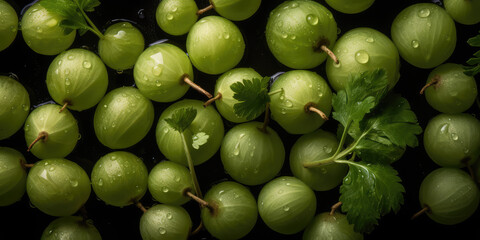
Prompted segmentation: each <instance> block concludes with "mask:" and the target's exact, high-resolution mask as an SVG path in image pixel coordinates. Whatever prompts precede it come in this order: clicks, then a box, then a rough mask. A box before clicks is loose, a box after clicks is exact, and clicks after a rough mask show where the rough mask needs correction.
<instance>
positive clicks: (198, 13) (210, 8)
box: [197, 4, 213, 15]
mask: <svg viewBox="0 0 480 240" xmlns="http://www.w3.org/2000/svg"><path fill="white" fill-rule="evenodd" d="M212 9H213V4H210V5H208V6H207V7H205V8H202V9H200V10H198V11H197V15H202V14H204V13H205V12H208V11H210V10H212Z"/></svg>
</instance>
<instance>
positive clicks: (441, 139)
mask: <svg viewBox="0 0 480 240" xmlns="http://www.w3.org/2000/svg"><path fill="white" fill-rule="evenodd" d="M423 145H424V147H425V151H426V152H427V154H428V156H429V157H430V158H431V159H432V160H433V161H434V162H435V163H436V164H438V165H440V166H442V167H457V168H459V167H465V166H467V165H472V164H474V163H475V162H476V161H477V159H478V157H479V156H480V121H479V120H478V119H476V118H475V117H473V116H472V115H470V114H466V113H458V114H446V113H441V114H438V115H437V116H435V117H433V118H432V119H431V120H430V121H429V122H428V124H427V127H426V128H425V132H424V135H423Z"/></svg>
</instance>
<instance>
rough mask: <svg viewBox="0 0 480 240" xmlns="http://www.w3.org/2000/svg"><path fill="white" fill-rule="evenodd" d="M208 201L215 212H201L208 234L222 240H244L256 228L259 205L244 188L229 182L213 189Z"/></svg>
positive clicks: (208, 193)
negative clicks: (242, 239)
mask: <svg viewBox="0 0 480 240" xmlns="http://www.w3.org/2000/svg"><path fill="white" fill-rule="evenodd" d="M204 200H205V201H207V202H208V203H209V204H211V205H212V206H214V208H215V210H213V211H212V210H210V209H208V208H202V209H201V213H200V214H201V215H200V217H201V219H202V221H203V224H204V225H205V228H206V229H207V231H208V232H209V233H210V234H212V235H213V236H214V237H216V238H218V239H241V238H242V237H244V236H245V235H247V234H248V233H249V232H250V231H251V230H252V229H253V227H254V226H255V223H256V222H257V218H258V211H257V202H256V201H255V197H254V196H253V195H252V193H251V192H250V190H249V189H248V188H246V187H244V186H243V185H241V184H239V183H237V182H232V181H226V182H221V183H219V184H217V185H215V186H213V187H212V188H211V189H210V190H208V192H207V194H205V197H204Z"/></svg>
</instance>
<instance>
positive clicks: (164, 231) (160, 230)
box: [158, 227, 167, 235]
mask: <svg viewBox="0 0 480 240" xmlns="http://www.w3.org/2000/svg"><path fill="white" fill-rule="evenodd" d="M158 233H160V234H162V235H163V234H165V233H167V230H166V229H165V228H163V227H159V228H158Z"/></svg>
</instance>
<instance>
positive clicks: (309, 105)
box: [305, 102, 328, 121]
mask: <svg viewBox="0 0 480 240" xmlns="http://www.w3.org/2000/svg"><path fill="white" fill-rule="evenodd" d="M305 112H307V113H308V112H314V113H316V114H318V115H320V117H321V118H323V120H325V121H326V120H328V117H327V115H326V114H325V113H324V112H322V111H321V110H320V109H318V108H317V107H316V105H315V104H314V103H311V102H310V103H307V104H306V105H305Z"/></svg>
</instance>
